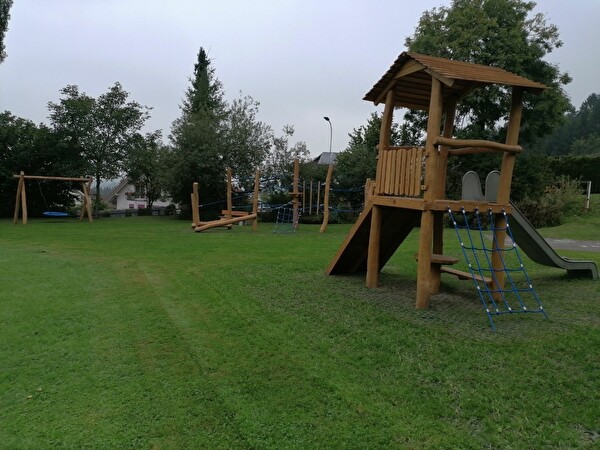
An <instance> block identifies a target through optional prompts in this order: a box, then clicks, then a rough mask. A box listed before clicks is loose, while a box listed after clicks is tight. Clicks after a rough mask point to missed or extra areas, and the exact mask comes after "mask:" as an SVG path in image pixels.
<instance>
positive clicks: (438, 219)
mask: <svg viewBox="0 0 600 450" xmlns="http://www.w3.org/2000/svg"><path fill="white" fill-rule="evenodd" d="M443 112H444V115H445V116H446V119H445V121H444V131H443V133H442V136H443V137H446V138H451V137H452V132H453V131H454V119H455V117H456V101H455V100H453V101H448V102H446V103H445V104H444V108H443ZM438 148H439V161H438V167H439V169H438V170H439V174H440V179H439V183H438V184H437V185H436V186H435V188H436V192H435V197H436V199H444V198H445V197H446V174H447V170H448V147H445V146H439V147H438ZM444 215H445V213H444V212H443V211H436V212H434V213H433V250H432V251H433V253H436V254H438V255H443V254H444ZM440 269H441V265H439V264H434V265H432V271H433V272H434V277H433V278H434V284H433V286H432V289H433V292H432V293H433V294H435V293H437V292H438V291H439V290H440V281H441V272H440Z"/></svg>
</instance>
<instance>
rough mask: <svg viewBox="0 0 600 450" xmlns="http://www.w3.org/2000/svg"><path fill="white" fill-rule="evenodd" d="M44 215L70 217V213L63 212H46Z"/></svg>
mask: <svg viewBox="0 0 600 450" xmlns="http://www.w3.org/2000/svg"><path fill="white" fill-rule="evenodd" d="M42 215H43V216H44V217H69V213H66V212H63V211H44V212H43V213H42Z"/></svg>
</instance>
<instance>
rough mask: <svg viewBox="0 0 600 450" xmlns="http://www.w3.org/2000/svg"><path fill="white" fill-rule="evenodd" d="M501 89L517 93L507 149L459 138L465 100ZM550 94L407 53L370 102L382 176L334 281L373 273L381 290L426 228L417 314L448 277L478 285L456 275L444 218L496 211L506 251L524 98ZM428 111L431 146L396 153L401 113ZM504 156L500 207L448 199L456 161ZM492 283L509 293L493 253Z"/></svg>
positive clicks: (499, 240) (333, 268)
mask: <svg viewBox="0 0 600 450" xmlns="http://www.w3.org/2000/svg"><path fill="white" fill-rule="evenodd" d="M491 84H500V85H503V86H506V87H508V88H510V89H511V90H512V102H511V107H510V115H509V121H508V124H507V135H506V141H505V142H504V143H497V142H490V141H484V140H459V139H453V138H452V135H453V126H454V119H455V115H456V107H457V103H458V102H459V100H460V99H461V98H462V97H463V96H465V95H466V94H467V93H470V92H472V91H473V90H474V89H476V88H480V87H484V86H487V85H491ZM545 88H546V87H545V86H544V85H542V84H540V83H536V82H534V81H530V80H528V79H526V78H523V77H521V76H518V75H515V74H512V73H510V72H507V71H504V70H502V69H499V68H496V67H487V66H482V65H477V64H470V63H465V62H460V61H451V60H447V59H443V58H436V57H431V56H426V55H421V54H416V53H408V52H405V53H402V54H401V55H400V56H399V57H398V58H397V59H396V61H395V62H394V64H393V65H392V66H391V67H390V69H389V70H388V71H387V72H386V73H385V74H384V75H383V77H382V78H381V79H380V80H379V81H378V82H377V83H376V84H375V85H374V86H373V88H372V89H371V90H370V91H369V92H368V93H367V95H366V96H365V98H364V99H365V100H367V101H370V102H373V103H374V104H375V105H378V104H380V103H382V102H383V103H385V109H384V113H383V120H382V125H381V130H380V138H379V147H378V161H377V173H376V178H375V181H374V184H373V185H371V186H370V187H369V190H368V198H369V200H368V203H367V204H365V209H364V211H363V213H362V214H361V216H360V217H359V219H358V220H357V222H356V223H355V224H354V226H353V228H352V229H351V231H350V232H349V234H348V236H347V237H346V239H345V240H344V242H343V244H342V246H341V248H340V249H339V251H338V252H337V254H336V255H335V257H334V258H333V260H332V261H331V264H330V265H329V267H328V269H327V273H328V274H329V275H338V274H352V273H358V272H366V284H367V286H368V287H371V288H374V287H376V286H377V284H378V280H379V272H380V271H381V269H382V268H383V266H384V265H385V264H386V262H387V261H388V260H389V259H390V257H391V256H392V255H393V254H394V252H395V251H396V249H397V248H398V246H399V245H400V244H401V243H402V242H403V241H404V239H405V238H406V237H407V236H408V234H409V233H410V231H411V230H412V229H413V228H414V227H418V226H420V235H419V250H418V254H417V256H416V257H417V261H418V262H417V288H416V307H417V308H427V307H428V306H429V301H430V300H429V299H430V296H431V295H432V294H435V293H437V292H438V290H439V286H440V277H441V274H442V273H443V272H449V273H452V274H453V275H456V276H459V277H464V278H472V277H473V274H472V273H468V272H462V271H459V270H455V269H452V268H449V267H448V266H449V265H452V264H454V263H456V262H458V260H457V259H456V258H451V257H448V256H446V255H444V242H443V219H444V214H445V213H446V212H448V211H449V210H463V211H467V212H469V211H471V212H474V211H479V210H480V211H486V212H487V211H489V212H490V214H493V220H494V221H495V223H494V227H493V230H494V232H493V233H494V240H493V242H494V244H493V245H494V247H495V248H496V249H502V248H504V243H505V236H506V220H507V219H506V213H510V212H511V205H510V201H509V199H510V188H511V179H512V173H513V166H514V163H515V157H516V155H517V154H518V153H520V152H521V151H522V149H521V147H520V146H519V145H518V141H519V129H520V122H521V114H522V109H523V93H524V92H530V93H534V94H537V93H541V92H542V91H543V90H544V89H545ZM399 107H405V108H411V109H418V110H424V111H428V113H429V116H428V122H427V139H426V143H425V146H424V147H412V146H411V147H393V146H390V130H391V125H392V116H393V112H394V109H395V108H399ZM492 152H497V153H498V152H499V153H501V154H502V163H501V168H500V169H501V170H500V179H499V184H498V192H497V198H496V200H495V201H493V202H492V201H487V200H480V201H470V200H449V199H446V198H445V187H446V186H445V183H446V181H445V180H446V170H447V162H448V158H449V157H459V156H460V155H465V154H474V153H492ZM491 253H492V256H491V269H490V270H491V273H493V274H494V277H493V279H491V278H490V279H486V280H483V281H485V282H486V283H487V284H489V285H491V292H493V293H494V294H493V295H494V296H498V295H499V293H500V292H501V291H502V289H503V286H504V275H505V274H504V273H503V262H502V261H501V258H502V256H501V255H500V251H494V252H491Z"/></svg>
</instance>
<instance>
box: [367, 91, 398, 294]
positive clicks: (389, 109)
mask: <svg viewBox="0 0 600 450" xmlns="http://www.w3.org/2000/svg"><path fill="white" fill-rule="evenodd" d="M393 118H394V89H393V87H392V88H391V89H390V90H389V91H388V92H387V94H386V97H385V108H384V110H383V118H382V120H381V128H380V129H379V151H378V155H379V156H378V157H379V160H378V161H377V177H378V178H379V176H380V171H381V168H382V165H383V163H382V160H383V158H384V156H383V155H385V152H386V151H387V147H388V146H389V143H390V132H391V129H392V119H393ZM377 189H378V190H380V187H377ZM380 242H381V207H380V206H373V210H372V212H371V230H370V231H369V248H368V253H367V279H366V284H367V287H369V288H376V287H377V285H378V283H379V252H380Z"/></svg>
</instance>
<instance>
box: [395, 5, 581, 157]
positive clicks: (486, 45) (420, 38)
mask: <svg viewBox="0 0 600 450" xmlns="http://www.w3.org/2000/svg"><path fill="white" fill-rule="evenodd" d="M534 8H535V3H534V2H527V1H522V0H454V1H453V2H452V4H451V6H450V7H440V8H434V9H432V10H431V11H426V12H425V13H423V15H422V16H421V18H420V20H419V24H418V26H417V28H416V30H415V33H414V34H413V36H411V37H409V38H407V39H406V46H407V47H408V48H409V50H410V51H414V52H418V53H425V54H428V55H432V56H440V57H444V58H448V59H456V60H461V61H467V62H472V63H478V64H484V65H489V66H494V67H500V68H502V69H505V70H507V71H509V72H513V73H516V74H518V75H521V76H524V77H526V78H529V79H531V80H535V81H538V82H540V83H543V84H545V85H546V86H548V87H549V88H550V89H547V90H546V91H545V92H544V93H543V94H542V95H539V96H535V95H527V96H526V97H525V102H524V111H523V119H522V125H523V126H522V131H521V136H520V138H521V139H520V140H521V142H522V144H523V145H529V144H531V143H532V142H534V141H535V139H537V138H540V137H542V136H544V135H545V134H547V133H549V132H550V131H551V130H552V129H553V128H555V127H556V126H557V125H558V124H560V123H561V122H562V120H563V116H564V113H565V112H566V111H567V110H568V109H569V108H570V103H569V100H568V98H567V96H566V95H565V93H564V91H563V86H564V85H565V84H567V83H569V82H570V77H569V76H568V74H566V73H561V72H560V70H559V68H558V67H557V66H556V65H553V64H551V63H549V62H546V61H544V60H543V58H544V57H545V56H546V55H547V54H548V53H550V52H552V50H553V49H555V48H558V47H560V46H561V45H562V42H561V41H560V39H559V35H558V28H557V27H556V26H555V25H552V24H548V23H547V22H546V19H545V17H544V15H543V14H541V13H533V10H534ZM509 106H510V92H508V90H507V89H506V88H505V87H503V86H489V87H487V88H486V89H483V90H481V89H479V90H477V91H475V92H473V93H472V94H471V95H468V96H467V97H465V98H464V99H463V100H462V101H461V103H460V107H459V109H458V115H457V120H456V123H457V126H456V131H455V134H456V135H457V136H460V137H465V138H482V139H490V140H498V141H500V140H502V139H503V136H504V135H505V125H506V121H507V119H508V115H507V114H508V112H509V110H510V107H509Z"/></svg>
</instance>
